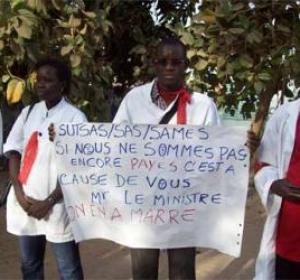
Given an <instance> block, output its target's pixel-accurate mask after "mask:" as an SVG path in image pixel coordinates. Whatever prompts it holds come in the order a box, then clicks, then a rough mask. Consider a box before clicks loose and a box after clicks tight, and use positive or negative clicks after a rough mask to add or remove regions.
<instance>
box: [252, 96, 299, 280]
mask: <svg viewBox="0 0 300 280" xmlns="http://www.w3.org/2000/svg"><path fill="white" fill-rule="evenodd" d="M299 111H300V99H299V100H297V101H294V102H291V103H287V104H284V105H283V106H281V107H280V108H279V109H278V110H277V111H276V112H275V113H274V114H273V115H272V116H271V118H270V120H269V121H268V123H267V126H266V129H265V132H264V135H263V138H262V142H261V145H260V147H259V150H258V160H259V163H260V165H261V168H260V170H259V171H258V172H257V173H256V175H255V185H256V188H257V191H258V193H259V195H260V198H261V200H262V203H263V205H264V206H265V208H266V211H267V214H268V217H267V221H266V223H265V228H264V232H263V237H262V241H261V246H260V252H259V255H258V258H257V262H256V274H255V279H260V280H269V279H300V251H299V250H298V249H299V248H300V247H299V246H300V226H299V225H300V222H299V217H300V216H299V213H300V188H299V186H300V172H299V167H300V158H299V156H300V154H299V152H298V151H300V120H299ZM294 215H298V216H296V217H294ZM298 244H299V245H298ZM295 246H296V247H297V248H298V249H297V248H295Z"/></svg>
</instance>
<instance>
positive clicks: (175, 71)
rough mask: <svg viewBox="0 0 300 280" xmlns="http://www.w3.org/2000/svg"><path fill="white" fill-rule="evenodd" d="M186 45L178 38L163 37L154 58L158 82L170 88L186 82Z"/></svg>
mask: <svg viewBox="0 0 300 280" xmlns="http://www.w3.org/2000/svg"><path fill="white" fill-rule="evenodd" d="M187 64H188V63H187V57H186V47H185V45H184V44H183V43H182V42H181V41H180V40H178V39H176V38H173V37H170V38H166V39H163V40H162V41H161V42H160V43H159V45H158V46H157V49H156V55H155V58H154V66H155V72H156V76H157V79H158V84H159V85H161V86H162V87H164V88H166V89H168V90H176V89H178V88H180V87H181V85H182V84H183V83H184V74H185V70H186V68H187Z"/></svg>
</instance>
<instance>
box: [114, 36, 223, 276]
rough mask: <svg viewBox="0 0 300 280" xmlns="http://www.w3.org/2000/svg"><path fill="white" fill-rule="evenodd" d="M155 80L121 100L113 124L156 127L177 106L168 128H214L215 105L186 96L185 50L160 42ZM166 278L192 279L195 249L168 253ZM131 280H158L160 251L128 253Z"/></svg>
mask: <svg viewBox="0 0 300 280" xmlns="http://www.w3.org/2000/svg"><path fill="white" fill-rule="evenodd" d="M154 66H155V70H156V75H157V78H156V79H155V80H154V81H152V82H151V83H148V84H145V85H142V86H139V87H136V88H134V89H132V90H131V91H130V92H129V93H128V94H127V95H126V96H125V98H124V99H123V101H122V103H121V105H120V108H119V110H118V112H117V114H116V116H115V118H114V122H115V123H121V122H129V123H139V124H143V123H144V124H158V123H162V122H161V120H162V118H163V117H164V115H165V114H166V113H167V112H169V111H170V110H171V108H172V107H173V106H174V104H175V102H176V103H177V110H176V112H177V113H176V114H174V116H173V117H172V118H171V119H170V121H169V122H168V123H170V124H192V125H216V124H219V122H220V120H219V116H218V113H217V109H216V106H215V104H214V102H213V101H212V100H211V99H210V98H209V97H207V96H206V95H204V94H200V93H198V92H193V93H192V92H189V91H188V89H187V87H186V86H185V83H184V74H185V70H186V67H187V59H186V48H185V46H184V45H183V44H182V43H181V42H180V41H178V40H177V39H174V38H168V39H165V40H163V41H162V42H161V43H160V44H159V46H158V49H157V53H156V57H155V60H154ZM168 257H169V278H170V279H195V248H172V249H168ZM131 261H132V276H133V279H157V276H158V263H159V249H131Z"/></svg>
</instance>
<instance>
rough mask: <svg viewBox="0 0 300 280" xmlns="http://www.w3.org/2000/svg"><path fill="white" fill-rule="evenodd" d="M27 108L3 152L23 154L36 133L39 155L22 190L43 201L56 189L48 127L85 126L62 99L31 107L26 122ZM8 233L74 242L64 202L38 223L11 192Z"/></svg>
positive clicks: (76, 113)
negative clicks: (52, 103) (80, 123)
mask: <svg viewBox="0 0 300 280" xmlns="http://www.w3.org/2000/svg"><path fill="white" fill-rule="evenodd" d="M28 110H29V106H27V107H25V108H24V109H23V110H22V112H21V113H20V115H19V117H18V118H17V120H16V122H15V123H14V125H13V128H12V130H11V131H10V133H9V136H8V138H7V141H6V143H5V145H4V152H5V153H9V152H10V151H13V150H15V151H18V152H19V153H20V154H23V151H24V148H25V146H26V143H27V141H28V140H29V137H30V136H31V134H32V133H33V132H34V131H38V132H39V133H40V136H39V137H38V152H37V156H36V159H35V161H34V164H33V166H32V169H31V172H30V175H29V177H28V180H27V182H26V184H24V185H23V189H24V192H25V194H26V195H28V196H31V197H33V198H35V199H39V200H43V199H46V198H47V197H48V196H49V194H50V193H52V192H53V190H54V189H55V188H56V182H57V170H56V165H55V159H54V154H55V153H54V145H53V143H52V142H50V141H49V140H48V138H49V136H48V127H49V125H50V123H54V124H57V123H60V122H85V121H86V117H85V115H84V114H83V113H82V112H81V111H79V110H78V109H77V108H75V107H74V106H72V105H71V104H69V103H68V102H67V101H66V100H65V99H62V100H61V101H60V102H59V103H58V104H57V105H56V106H54V107H53V108H51V109H50V110H47V107H46V104H45V102H44V101H42V102H39V103H37V104H35V105H34V107H33V108H32V110H31V112H30V114H29V115H28V119H27V120H26V117H27V114H28ZM7 231H8V232H10V233H12V234H15V235H45V236H46V239H47V240H48V241H50V242H57V243H59V242H67V241H70V240H73V234H72V231H71V227H70V223H69V219H68V216H67V212H66V209H65V206H64V203H63V200H62V201H60V202H58V203H56V204H55V205H54V206H53V208H52V209H51V213H50V214H49V217H48V218H46V219H41V220H37V219H35V218H33V217H29V216H28V215H27V213H26V212H25V211H24V210H23V209H22V207H21V206H20V205H19V203H18V201H17V199H16V196H15V192H14V188H11V190H10V193H9V195H8V199H7Z"/></svg>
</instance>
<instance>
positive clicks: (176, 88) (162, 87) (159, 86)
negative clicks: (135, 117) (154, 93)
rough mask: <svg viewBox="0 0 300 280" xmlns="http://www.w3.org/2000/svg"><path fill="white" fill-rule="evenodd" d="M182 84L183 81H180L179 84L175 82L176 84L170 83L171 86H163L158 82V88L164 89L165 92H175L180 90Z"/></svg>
mask: <svg viewBox="0 0 300 280" xmlns="http://www.w3.org/2000/svg"><path fill="white" fill-rule="evenodd" d="M182 86H183V83H180V84H177V85H172V86H167V87H166V86H163V85H161V84H160V83H158V88H159V89H161V90H163V91H166V92H170V93H171V92H173V91H174V92H176V91H178V90H180V89H181V88H182Z"/></svg>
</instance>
